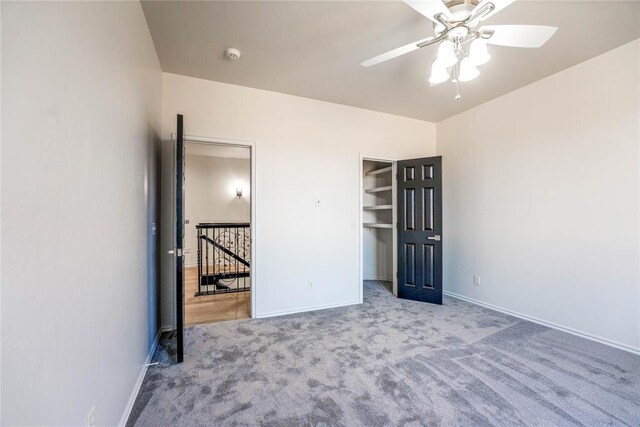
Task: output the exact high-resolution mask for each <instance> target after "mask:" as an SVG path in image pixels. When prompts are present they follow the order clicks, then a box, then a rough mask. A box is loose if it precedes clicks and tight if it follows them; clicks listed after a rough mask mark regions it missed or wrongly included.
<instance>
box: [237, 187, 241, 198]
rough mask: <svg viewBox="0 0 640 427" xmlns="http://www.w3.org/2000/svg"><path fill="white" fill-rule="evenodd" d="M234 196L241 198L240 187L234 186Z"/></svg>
mask: <svg viewBox="0 0 640 427" xmlns="http://www.w3.org/2000/svg"><path fill="white" fill-rule="evenodd" d="M236 197H237V198H238V199H242V187H236Z"/></svg>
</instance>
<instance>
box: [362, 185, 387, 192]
mask: <svg viewBox="0 0 640 427" xmlns="http://www.w3.org/2000/svg"><path fill="white" fill-rule="evenodd" d="M392 188H393V187H392V186H390V185H388V186H386V187H376V188H369V189H367V190H364V192H365V193H380V192H381V191H391V189H392Z"/></svg>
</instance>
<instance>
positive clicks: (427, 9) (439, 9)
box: [404, 0, 453, 23]
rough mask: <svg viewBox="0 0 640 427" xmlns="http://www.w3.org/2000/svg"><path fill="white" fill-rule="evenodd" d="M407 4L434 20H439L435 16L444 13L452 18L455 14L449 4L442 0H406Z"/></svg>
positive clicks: (448, 17)
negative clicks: (448, 6)
mask: <svg viewBox="0 0 640 427" xmlns="http://www.w3.org/2000/svg"><path fill="white" fill-rule="evenodd" d="M404 2H405V3H406V4H408V5H409V6H411V7H412V8H413V9H415V10H416V11H417V12H419V13H420V14H422V15H424V16H426V17H427V18H429V19H431V20H432V21H433V22H436V23H437V22H438V21H437V20H436V19H435V18H434V16H436V15H438V14H440V13H442V14H443V15H444V17H445V18H447V19H451V18H452V16H453V15H451V12H450V11H449V9H447V6H445V5H444V3H442V0H404Z"/></svg>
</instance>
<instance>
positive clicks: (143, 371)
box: [118, 328, 162, 427]
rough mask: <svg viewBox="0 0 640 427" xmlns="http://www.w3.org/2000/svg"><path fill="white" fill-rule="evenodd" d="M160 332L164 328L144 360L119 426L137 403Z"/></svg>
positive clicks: (123, 423)
mask: <svg viewBox="0 0 640 427" xmlns="http://www.w3.org/2000/svg"><path fill="white" fill-rule="evenodd" d="M160 334H162V328H161V329H160V330H159V331H158V334H157V335H156V339H155V341H154V342H153V345H152V346H151V349H150V350H149V354H147V358H146V359H145V361H144V365H143V366H142V369H140V374H139V375H138V379H137V380H136V383H135V384H134V386H133V390H132V391H131V395H130V396H129V400H128V401H127V406H125V408H124V412H123V413H122V417H121V418H120V422H119V423H118V426H119V427H125V426H126V424H127V421H128V420H129V416H130V415H131V410H132V409H133V405H134V403H136V399H137V398H138V393H139V392H140V387H142V382H143V381H144V377H145V375H147V369H149V363H151V359H152V358H153V355H154V353H155V352H156V347H158V342H159V341H160Z"/></svg>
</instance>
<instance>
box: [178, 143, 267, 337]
mask: <svg viewBox="0 0 640 427" xmlns="http://www.w3.org/2000/svg"><path fill="white" fill-rule="evenodd" d="M171 139H172V140H173V141H176V140H177V135H176V133H175V132H172V133H171ZM188 142H191V143H197V144H209V145H224V146H227V147H242V148H248V149H249V157H250V159H249V160H250V168H251V171H250V177H251V178H250V184H249V185H250V186H251V188H250V189H249V203H250V205H251V207H250V215H251V217H250V220H249V223H250V224H251V258H250V259H251V290H250V291H249V292H250V299H251V304H249V308H250V312H251V318H252V319H255V318H256V317H257V313H258V305H257V302H258V300H257V298H256V295H257V288H258V286H257V282H258V281H257V274H256V272H257V271H258V268H257V266H258V262H257V256H256V253H257V251H256V244H257V243H256V242H257V238H256V236H257V233H256V223H257V209H256V164H257V161H256V157H257V153H256V143H255V142H252V141H242V140H234V139H227V138H213V137H205V136H196V135H184V143H188ZM173 164H174V165H175V164H176V147H175V144H174V149H173ZM171 193H172V197H173V198H174V199H175V195H176V188H175V183H174V184H173V185H172V187H171ZM175 215H176V213H175V208H172V209H171V216H172V223H175ZM173 241H175V234H174V236H173ZM176 288H177V286H176V283H175V278H174V283H173V287H172V289H173V302H172V304H171V309H172V310H173V327H174V328H176V327H177V317H176V316H177V314H178V313H176V298H177V295H176ZM182 290H183V292H184V283H183V284H182ZM183 305H184V302H183Z"/></svg>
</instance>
